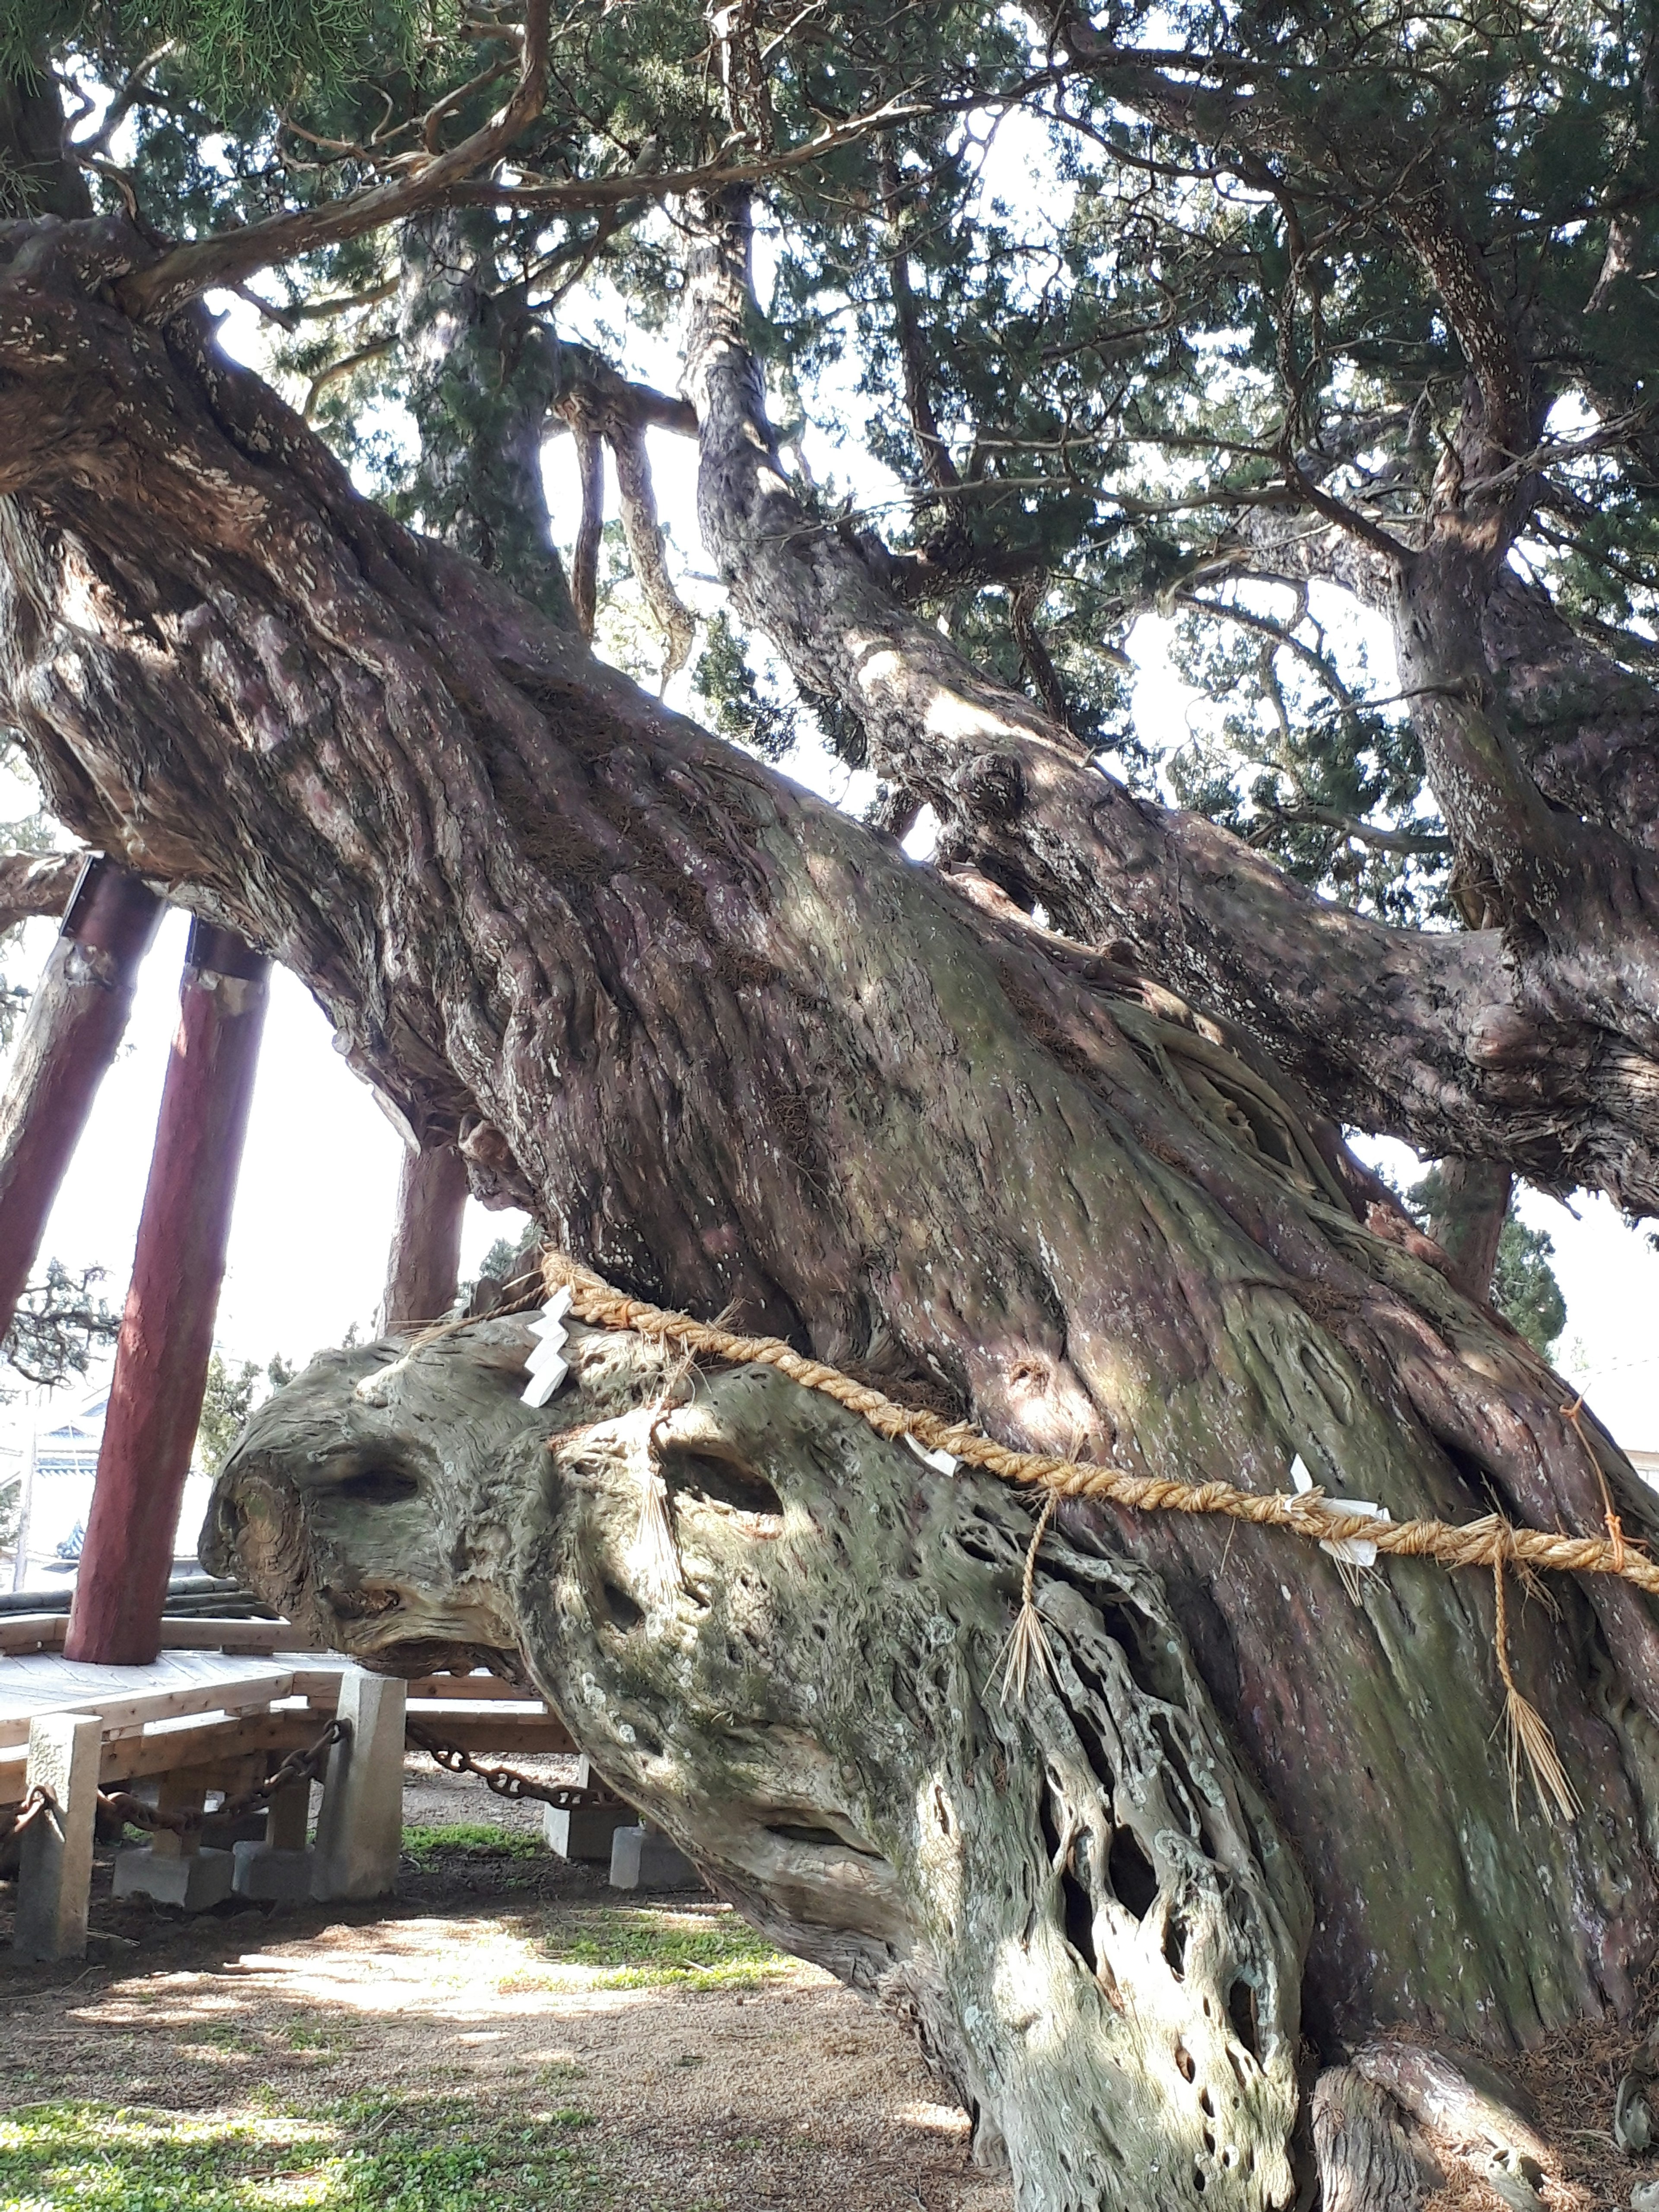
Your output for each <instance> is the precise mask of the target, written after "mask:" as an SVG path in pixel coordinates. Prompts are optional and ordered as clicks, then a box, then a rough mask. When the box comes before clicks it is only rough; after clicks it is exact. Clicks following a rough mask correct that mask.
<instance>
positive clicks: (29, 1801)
mask: <svg viewBox="0 0 1659 2212" xmlns="http://www.w3.org/2000/svg"><path fill="white" fill-rule="evenodd" d="M57 1802H58V1800H57V1799H56V1798H55V1797H54V1796H52V1792H51V1790H48V1789H47V1787H46V1784H45V1783H44V1782H37V1783H36V1784H34V1786H33V1789H32V1790H29V1791H28V1792H27V1795H26V1796H25V1797H24V1799H23V1802H21V1805H19V1807H18V1808H17V1810H16V1812H15V1814H14V1815H13V1817H12V1819H11V1820H9V1822H8V1823H7V1826H6V1829H5V1832H4V1834H3V1835H0V1843H5V1844H9V1843H10V1842H11V1841H12V1839H13V1838H14V1837H16V1836H21V1834H22V1832H23V1831H24V1829H25V1828H27V1827H28V1826H30V1825H31V1824H32V1823H33V1821H35V1820H39V1819H40V1815H41V1814H42V1813H44V1812H46V1809H47V1808H48V1807H52V1806H56V1804H57Z"/></svg>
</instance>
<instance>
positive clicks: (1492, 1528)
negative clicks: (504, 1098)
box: [542, 1252, 1659, 1597]
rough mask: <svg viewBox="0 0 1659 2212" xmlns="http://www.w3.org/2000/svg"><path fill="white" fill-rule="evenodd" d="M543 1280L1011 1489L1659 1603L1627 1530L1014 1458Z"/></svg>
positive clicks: (559, 1271)
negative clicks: (1520, 1521) (1618, 1588)
mask: <svg viewBox="0 0 1659 2212" xmlns="http://www.w3.org/2000/svg"><path fill="white" fill-rule="evenodd" d="M542 1273H543V1277H544V1281H545V1283H546V1286H547V1290H548V1291H549V1293H550V1294H551V1292H553V1291H556V1290H559V1289H567V1288H568V1291H569V1292H570V1304H571V1309H572V1310H573V1311H574V1313H575V1314H576V1315H577V1316H578V1317H579V1318H580V1320H582V1321H585V1322H591V1323H592V1324H593V1325H595V1326H596V1327H602V1328H630V1329H634V1330H635V1331H636V1332H637V1333H638V1334H640V1335H641V1336H647V1337H653V1338H655V1339H656V1340H658V1341H659V1342H661V1343H665V1344H675V1345H679V1346H683V1347H684V1349H685V1350H687V1351H689V1352H698V1353H702V1354H704V1355H706V1356H707V1357H708V1358H714V1359H722V1360H726V1361H728V1362H730V1363H731V1364H733V1365H735V1366H747V1365H749V1364H751V1363H755V1362H758V1363H759V1364H761V1365H762V1366H765V1367H775V1368H776V1369H777V1370H778V1372H779V1373H780V1374H781V1375H787V1376H788V1377H789V1379H790V1381H791V1382H792V1383H802V1384H804V1385H805V1388H806V1389H809V1390H819V1391H822V1392H823V1395H824V1396H825V1397H827V1398H833V1399H834V1400H835V1401H836V1404H837V1405H838V1406H845V1407H846V1408H847V1409H848V1412H849V1413H858V1414H860V1415H861V1416H862V1418H863V1419H865V1420H866V1421H867V1422H868V1423H869V1424H870V1426H871V1427H872V1429H874V1430H875V1431H877V1432H878V1435H881V1436H884V1437H890V1438H892V1439H893V1440H894V1441H898V1440H900V1439H902V1438H903V1437H914V1438H915V1442H916V1443H919V1444H921V1445H922V1446H923V1447H924V1448H925V1449H927V1450H929V1451H945V1452H949V1453H950V1454H951V1455H952V1456H953V1457H955V1458H957V1459H959V1460H966V1461H967V1462H968V1463H969V1465H970V1466H972V1467H978V1468H984V1469H985V1471H986V1473H987V1474H994V1475H996V1476H998V1477H1000V1480H1002V1481H1004V1482H1013V1483H1020V1484H1024V1485H1025V1486H1028V1487H1031V1488H1035V1489H1038V1490H1043V1491H1047V1492H1049V1493H1051V1494H1052V1495H1053V1496H1054V1497H1058V1498H1098V1499H1103V1500H1104V1501H1106V1502H1108V1503H1109V1504H1113V1505H1122V1506H1126V1507H1127V1509H1128V1510H1130V1511H1131V1512H1132V1513H1200V1514H1219V1515H1222V1516H1225V1517H1226V1518H1227V1519H1229V1520H1233V1521H1248V1522H1250V1523H1251V1524H1252V1526H1254V1527H1255V1528H1288V1529H1289V1530H1290V1531H1291V1534H1293V1535H1297V1536H1300V1537H1303V1538H1304V1540H1305V1541H1308V1542H1309V1543H1314V1544H1319V1543H1333V1544H1335V1543H1340V1542H1342V1541H1345V1540H1352V1539H1355V1538H1358V1539H1360V1540H1362V1541H1364V1542H1366V1543H1368V1544H1375V1545H1376V1548H1377V1550H1378V1551H1379V1552H1387V1553H1392V1554H1393V1555H1394V1556H1395V1558H1397V1559H1433V1560H1434V1561H1435V1562H1436V1563H1437V1565H1440V1566H1443V1567H1446V1568H1449V1569H1450V1568H1460V1567H1487V1568H1491V1569H1493V1570H1495V1571H1499V1572H1500V1573H1501V1571H1502V1570H1503V1569H1504V1568H1505V1567H1517V1568H1522V1569H1524V1568H1527V1567H1534V1568H1543V1569H1544V1570H1546V1571H1547V1572H1549V1573H1552V1574H1562V1575H1616V1576H1618V1577H1620V1579H1621V1580H1623V1581H1625V1582H1627V1583H1634V1584H1635V1585H1636V1587H1637V1589H1643V1590H1646V1591H1647V1592H1648V1593H1649V1595H1650V1596H1656V1597H1659V1563H1656V1562H1655V1561H1654V1560H1652V1559H1648V1558H1646V1557H1645V1556H1644V1554H1643V1553H1640V1552H1638V1551H1637V1550H1636V1549H1635V1547H1633V1546H1632V1543H1631V1541H1630V1540H1629V1539H1628V1538H1627V1537H1625V1536H1624V1535H1623V1534H1622V1532H1621V1533H1620V1537H1619V1538H1618V1540H1617V1541H1609V1540H1608V1539H1607V1537H1605V1536H1561V1535H1550V1534H1547V1533H1546V1532H1545V1531H1544V1530H1543V1529H1541V1528H1517V1527H1516V1525H1515V1524H1514V1523H1513V1522H1509V1521H1506V1520H1505V1519H1504V1517H1503V1516H1502V1515H1501V1514H1497V1513H1489V1514H1486V1515H1484V1516H1482V1517H1481V1518H1480V1520H1478V1521H1468V1522H1451V1521H1380V1520H1373V1519H1372V1518H1371V1517H1370V1516H1369V1515H1363V1514H1358V1513H1343V1512H1341V1511H1340V1510H1338V1509H1336V1508H1335V1507H1334V1506H1332V1505H1329V1504H1327V1503H1326V1502H1325V1500H1324V1498H1322V1496H1321V1494H1320V1492H1318V1491H1317V1490H1308V1491H1302V1492H1295V1493H1287V1492H1279V1491H1268V1492H1255V1491H1249V1490H1238V1489H1236V1488H1235V1487H1234V1486H1233V1485H1232V1484H1231V1483H1229V1482H1176V1481H1171V1480H1168V1479H1167V1478H1165V1477H1164V1476H1160V1475H1146V1474H1126V1473H1125V1472H1124V1471H1123V1470H1122V1469H1121V1468H1110V1467H1100V1466H1098V1465H1097V1464H1095V1463H1094V1462H1091V1461H1089V1460H1074V1459H1050V1458H1046V1457H1044V1456H1042V1455H1041V1454H1039V1453H1036V1452H1024V1451H1015V1450H1013V1449H1012V1448H1011V1447H1010V1446H1009V1445H1007V1444H1000V1443H996V1442H994V1439H993V1438H991V1437H987V1436H984V1435H981V1432H980V1431H979V1430H977V1429H975V1428H973V1427H971V1426H970V1425H969V1423H967V1422H966V1421H947V1420H945V1419H942V1417H941V1416H940V1415H939V1414H938V1413H927V1412H925V1411H923V1410H921V1409H920V1408H917V1407H908V1406H898V1405H895V1404H894V1402H893V1401H892V1400H891V1399H890V1398H884V1396H883V1395H882V1394H881V1392H880V1391H879V1390H872V1389H870V1388H869V1386H868V1385H867V1384H866V1383H855V1382H854V1381H853V1379H852V1377H851V1376H847V1375H843V1374H842V1372H841V1371H840V1370H839V1369H838V1368H835V1367H827V1366H825V1365H824V1364H823V1362H822V1361H821V1360H817V1359H808V1358H804V1357H803V1356H802V1355H801V1353H799V1352H795V1351H793V1350H792V1349H791V1347H790V1346H788V1345H787V1344H785V1343H784V1342H783V1341H782V1340H781V1338H778V1337H775V1336H738V1335H736V1334H733V1332H732V1330H730V1329H726V1328H718V1327H716V1326H714V1325H713V1324H711V1323H709V1322H700V1321H694V1320H692V1318H691V1316H690V1315H689V1314H683V1313H671V1312H668V1311H665V1310H664V1309H663V1308H662V1307H660V1306H653V1305H647V1304H645V1302H644V1301H643V1300H642V1299H639V1298H630V1297H624V1296H623V1293H622V1291H617V1290H614V1289H612V1287H611V1285H610V1284H609V1283H607V1282H605V1280H604V1279H603V1278H602V1277H600V1276H599V1275H596V1274H594V1273H592V1269H590V1268H587V1267H581V1266H580V1265H579V1264H578V1262H577V1261H574V1260H572V1259H569V1258H568V1257H567V1256H566V1255H565V1254H563V1253H562V1252H549V1253H546V1254H544V1256H543V1260H542Z"/></svg>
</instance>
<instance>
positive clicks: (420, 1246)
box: [380, 1144, 466, 1330]
mask: <svg viewBox="0 0 1659 2212" xmlns="http://www.w3.org/2000/svg"><path fill="white" fill-rule="evenodd" d="M465 1212H466V1163H465V1160H464V1159H463V1158H461V1156H460V1153H459V1152H458V1151H457V1150H456V1148H455V1146H454V1145H453V1144H435V1145H423V1146H422V1147H421V1149H420V1151H419V1152H405V1153H404V1164H403V1172H402V1173H401V1175H399V1176H398V1220H397V1225H396V1227H395V1228H394V1229H393V1230H392V1253H391V1256H390V1258H389V1260H388V1261H387V1263H386V1296H385V1297H384V1298H383V1299H382V1300H381V1303H380V1327H381V1328H382V1329H383V1330H391V1329H394V1328H412V1327H414V1326H416V1324H417V1323H419V1322H428V1321H441V1319H442V1318H443V1316H444V1315H445V1314H447V1312H448V1311H449V1309H450V1307H451V1305H452V1304H453V1303H454V1298H455V1290H456V1285H458V1284H459V1281H460V1279H461V1217H462V1216H463V1214H464V1213H465Z"/></svg>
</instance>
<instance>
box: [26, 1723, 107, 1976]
mask: <svg viewBox="0 0 1659 2212" xmlns="http://www.w3.org/2000/svg"><path fill="white" fill-rule="evenodd" d="M99 1740H100V1726H99V1723H98V1721H97V1720H96V1719H95V1718H93V1717H83V1716H72V1715H70V1714H67V1713H50V1714H46V1715H45V1716H43V1717H41V1718H40V1719H39V1720H37V1721H34V1722H33V1723H31V1724H30V1728H29V1756H28V1771H27V1776H26V1778H25V1785H24V1786H25V1788H26V1789H28V1790H33V1789H35V1788H37V1787H38V1788H40V1789H44V1790H50V1792H51V1793H52V1805H51V1806H50V1807H49V1808H47V1809H46V1811H45V1812H44V1813H42V1814H39V1815H37V1817H36V1818H35V1819H34V1820H32V1821H31V1822H30V1823H29V1826H27V1828H26V1829H25V1831H24V1832H23V1847H22V1857H21V1861H20V1863H19V1867H18V1875H17V1917H16V1922H15V1932H14V1934H13V1936H12V1950H13V1954H14V1955H15V1957H17V1958H19V1959H40V1960H46V1959H79V1958H82V1957H84V1956H85V1954H86V1948H87V1904H88V1897H89V1895H90V1893H91V1888H92V1842H93V1827H94V1820H95V1819H96V1816H97V1811H98V1746H99Z"/></svg>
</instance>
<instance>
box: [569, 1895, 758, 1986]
mask: <svg viewBox="0 0 1659 2212" xmlns="http://www.w3.org/2000/svg"><path fill="white" fill-rule="evenodd" d="M541 1948H542V1950H543V1952H544V1954H545V1955H546V1956H547V1957H548V1958H549V1959H550V1960H556V1961H557V1962H558V1963H559V1964H560V1965H561V1966H579V1967H583V1968H586V1969H588V1970H589V1972H588V1974H587V1975H586V1976H585V1977H584V1978H585V1979H586V1980H587V1984H588V1986H589V1987H590V1988H596V1989H605V1990H656V1989H665V1988H683V1989H725V1990H730V1989H758V1988H760V1987H761V1986H762V1985H763V1984H764V1983H765V1982H767V1981H769V1980H770V1979H772V1978H774V1977H775V1976H776V1975H779V1974H788V1973H793V1972H794V1971H795V1968H796V1966H797V1963H798V1962H797V1961H796V1960H793V1959H791V1958H788V1957H787V1956H786V1955H785V1954H783V1953H782V1952H781V1951H778V1950H775V1949H774V1948H773V1947H772V1945H771V1944H770V1943H769V1942H767V1941H766V1939H765V1937H764V1936H757V1935H756V1933H755V1931H754V1929H752V1928H750V1926H749V1925H748V1924H747V1923H746V1922H744V1921H743V1920H740V1919H739V1918H738V1916H737V1914H736V1913H735V1912H733V1911H732V1909H731V1907H730V1906H729V1905H720V1906H717V1907H715V1908H714V1910H712V1911H709V1910H704V1911H696V1912H685V1911H678V1912H677V1911H671V1910H666V1909H662V1908H656V1907H652V1906H649V1905H633V1906H621V1905H611V1906H602V1907H600V1908H599V1910H598V1911H592V1912H582V1913H562V1914H560V1916H559V1917H558V1918H557V1919H556V1921H552V1922H550V1923H549V1925H548V1927H547V1929H546V1932H545V1933H544V1936H543V1938H542V1947H541Z"/></svg>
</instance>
